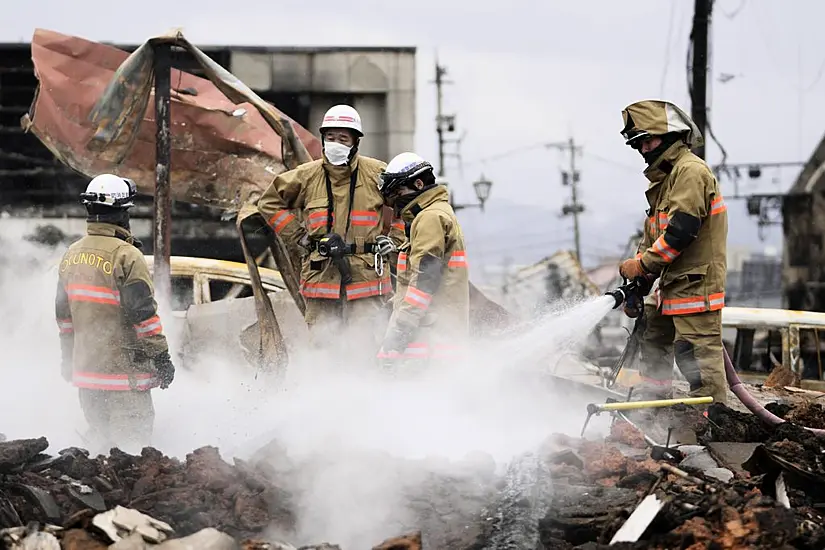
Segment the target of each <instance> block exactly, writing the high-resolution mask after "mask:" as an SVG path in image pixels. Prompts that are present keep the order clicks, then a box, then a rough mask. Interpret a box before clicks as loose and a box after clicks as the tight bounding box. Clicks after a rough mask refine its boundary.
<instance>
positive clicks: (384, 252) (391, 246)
mask: <svg viewBox="0 0 825 550" xmlns="http://www.w3.org/2000/svg"><path fill="white" fill-rule="evenodd" d="M319 130H320V134H321V139H322V140H323V158H320V159H318V160H314V161H312V162H308V163H306V164H303V165H301V166H299V167H297V168H295V169H293V170H290V171H288V172H284V173H283V174H280V175H279V176H277V177H276V178H275V180H274V181H273V182H272V184H271V185H270V186H269V188H268V189H267V190H266V191H265V192H264V194H263V196H262V197H261V199H260V200H259V201H258V211H259V212H260V214H261V215H262V216H263V217H264V219H265V220H266V221H267V222H268V225H269V227H270V228H271V229H272V231H273V233H274V234H275V235H277V236H278V237H279V238H281V239H282V240H283V241H284V243H285V244H286V245H287V247H290V249H291V250H293V251H294V250H297V251H298V252H297V254H295V255H296V256H299V257H301V258H302V259H301V264H302V265H301V294H302V295H303V296H304V298H305V300H306V312H305V320H306V323H307V325H308V327H309V329H310V335H311V338H312V341H313V343H314V345H315V346H318V347H322V348H327V349H330V348H336V349H339V350H340V349H342V348H347V347H349V348H354V352H355V353H362V354H366V355H365V356H369V355H370V353H372V352H374V347H375V346H376V345H377V343H378V340H379V339H380V335H381V332H382V331H383V328H384V326H385V324H386V315H384V317H383V324H382V321H381V316H382V314H383V313H382V312H385V311H387V308H386V307H384V306H385V304H386V303H387V301H388V299H389V296H390V294H391V293H392V281H391V279H390V269H389V267H387V269H384V268H383V266H384V261H385V260H386V261H387V262H388V264H387V265H388V266H389V265H390V264H391V263H394V262H395V258H396V256H397V253H396V251H397V246H398V245H400V244H401V243H402V242H403V239H404V236H403V226H402V225H400V224H397V223H396V224H390V223H386V224H384V223H382V222H383V221H385V219H384V205H383V202H384V201H383V197H382V196H381V193H380V192H379V191H378V183H379V176H380V174H381V171H382V170H383V169H384V167H385V166H386V164H385V163H384V162H382V161H380V160H377V159H374V158H370V157H366V156H364V155H361V154H359V152H358V147H359V144H360V141H361V138H363V137H364V132H363V129H362V126H361V117H360V115H359V114H358V112H357V111H356V110H355V109H353V108H352V107H351V106H349V105H335V106H333V107H332V108H330V109H329V110H328V111H327V112H326V114H325V115H324V118H323V121H322V122H321V126H320V129H319ZM386 221H387V222H389V221H390V220H386ZM387 226H389V227H391V229H389V236H387V235H385V233H386V232H387V231H386V230H385V227H387ZM343 328H347V329H349V330H348V331H347V333H346V334H345V333H343V332H342V330H341V329H343Z"/></svg>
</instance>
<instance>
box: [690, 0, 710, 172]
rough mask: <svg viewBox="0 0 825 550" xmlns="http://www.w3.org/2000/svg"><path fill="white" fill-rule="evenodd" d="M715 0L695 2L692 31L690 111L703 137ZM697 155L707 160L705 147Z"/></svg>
mask: <svg viewBox="0 0 825 550" xmlns="http://www.w3.org/2000/svg"><path fill="white" fill-rule="evenodd" d="M712 2H713V0H695V1H694V5H693V28H692V30H691V31H690V40H691V48H692V58H693V67H692V69H691V86H690V103H691V105H690V110H691V113H690V114H691V117H692V118H693V122H695V123H696V126H698V127H699V131H700V132H701V133H702V136H705V129H706V128H707V121H708V110H707V109H708V108H707V98H708V94H707V91H708V90H707V84H708V30H709V28H710V14H711V5H712ZM695 153H696V154H697V155H698V156H699V157H700V158H703V159H704V158H705V146H704V145H703V146H702V147H699V148H697V150H696V151H695Z"/></svg>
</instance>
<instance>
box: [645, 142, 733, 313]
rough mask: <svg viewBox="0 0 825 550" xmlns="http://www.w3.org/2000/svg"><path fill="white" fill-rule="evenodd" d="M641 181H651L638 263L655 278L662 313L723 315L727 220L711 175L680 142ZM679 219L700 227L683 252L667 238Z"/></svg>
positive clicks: (663, 155) (682, 248) (676, 241)
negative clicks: (695, 221)
mask: <svg viewBox="0 0 825 550" xmlns="http://www.w3.org/2000/svg"><path fill="white" fill-rule="evenodd" d="M645 175H646V176H647V177H648V179H650V181H651V184H650V187H649V188H648V190H647V192H646V195H647V201H648V204H649V205H650V209H649V210H648V212H647V220H646V222H645V230H644V238H643V239H642V243H641V245H640V247H639V251H638V253H637V257H638V258H641V260H642V263H643V264H644V266H645V268H646V269H648V270H650V271H651V272H653V273H655V274H658V275H659V297H660V298H659V299H660V305H661V309H662V313H663V314H665V315H689V314H694V313H702V312H705V311H715V310H718V309H722V308H723V307H724V305H725V278H726V275H727V235H728V217H727V206H726V205H725V199H724V198H723V196H722V193H721V190H720V189H719V183H718V182H717V181H716V178H715V177H714V175H713V172H712V171H711V170H710V168H709V167H708V165H707V164H706V163H705V162H704V161H703V160H702V159H700V158H699V157H697V156H696V155H694V154H693V153H691V152H690V150H689V149H688V148H687V146H686V145H685V144H684V143H681V142H680V143H676V144H674V145H673V146H671V147H670V148H669V149H668V150H667V151H665V152H664V153H663V154H662V156H661V157H660V158H659V159H657V161H656V162H654V163H653V164H652V165H651V166H650V168H648V170H646V171H645ZM679 215H689V216H690V217H691V218H695V219H698V220H699V222H701V225H699V229H698V232H697V233H696V235H695V238H693V239H692V240H691V241H690V243H689V244H687V245H686V246H680V241H679V240H678V239H675V240H674V238H673V236H672V234H668V227H669V226H670V225H671V224H672V223H673V220H674V216H679Z"/></svg>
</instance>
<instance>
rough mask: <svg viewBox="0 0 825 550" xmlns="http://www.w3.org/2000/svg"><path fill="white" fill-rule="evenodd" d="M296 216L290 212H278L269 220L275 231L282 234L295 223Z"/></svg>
mask: <svg viewBox="0 0 825 550" xmlns="http://www.w3.org/2000/svg"><path fill="white" fill-rule="evenodd" d="M294 219H295V216H294V215H293V214H292V213H290V212H289V210H278V211H277V212H276V213H275V215H274V216H272V217H271V218H270V219H269V225H270V226H272V228H273V229H274V230H275V233H278V234H280V233H281V231H283V229H284V227H286V226H287V224H289V222H291V221H293V220H294Z"/></svg>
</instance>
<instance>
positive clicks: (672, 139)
mask: <svg viewBox="0 0 825 550" xmlns="http://www.w3.org/2000/svg"><path fill="white" fill-rule="evenodd" d="M684 137H685V134H684V133H683V132H668V133H667V134H662V136H661V138H662V143H660V144H659V146H658V147H656V148H655V149H653V150H652V151H649V152H647V153H641V151H639V152H640V153H641V155H642V156H643V157H644V159H645V162H646V163H647V165H648V166H650V165H651V164H653V163H654V162H656V159H658V158H659V157H661V156H662V155H663V154H664V152H665V151H667V150H668V149H670V146H671V145H673V144H674V143H676V142H678V141H684Z"/></svg>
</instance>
